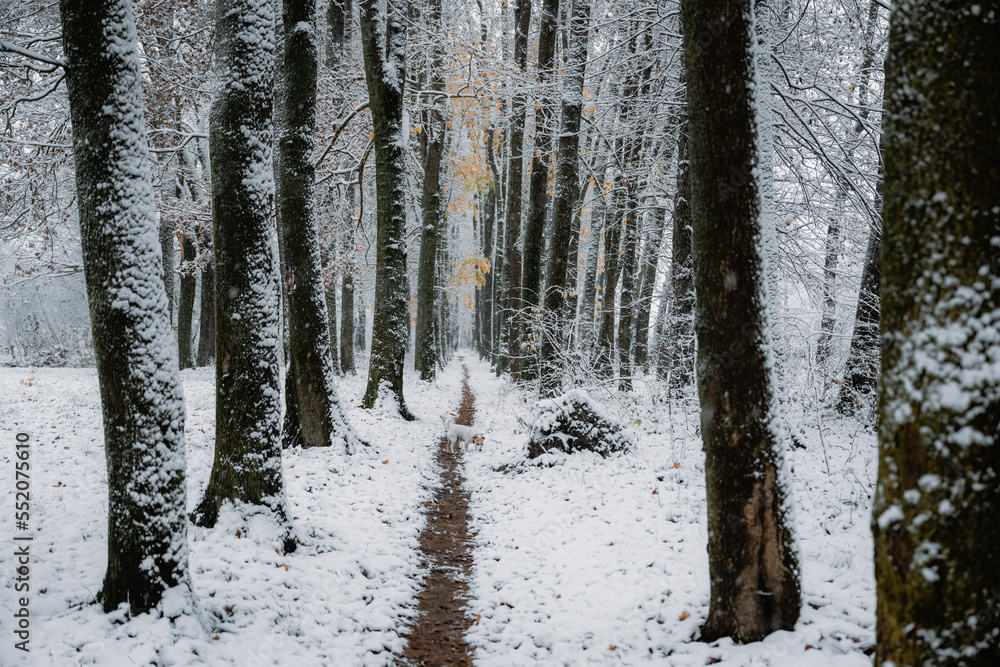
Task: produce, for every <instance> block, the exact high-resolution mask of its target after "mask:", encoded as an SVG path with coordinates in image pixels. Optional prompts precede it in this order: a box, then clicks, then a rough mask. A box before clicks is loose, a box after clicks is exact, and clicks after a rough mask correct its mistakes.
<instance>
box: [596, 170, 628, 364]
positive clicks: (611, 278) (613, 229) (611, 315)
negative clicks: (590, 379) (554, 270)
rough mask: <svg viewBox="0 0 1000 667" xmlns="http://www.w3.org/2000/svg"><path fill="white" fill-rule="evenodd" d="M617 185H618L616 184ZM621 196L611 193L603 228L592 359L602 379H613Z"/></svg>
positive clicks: (619, 192)
mask: <svg viewBox="0 0 1000 667" xmlns="http://www.w3.org/2000/svg"><path fill="white" fill-rule="evenodd" d="M616 186H617V184H616ZM623 194H624V193H623V192H622V190H620V189H617V187H616V189H615V190H614V191H613V192H612V204H611V206H609V208H610V209H611V211H612V216H613V219H612V220H611V221H610V224H606V226H605V228H604V285H603V287H602V289H601V315H600V320H601V327H600V330H599V331H598V334H597V353H596V358H595V359H594V365H595V369H596V370H597V373H598V374H599V375H601V376H602V377H605V378H613V377H614V376H615V362H614V354H615V291H616V290H617V289H618V275H619V270H620V269H619V253H618V248H619V247H620V246H621V238H622V222H623V220H622V218H621V213H620V212H619V211H620V210H621V208H620V207H619V206H618V203H617V202H616V201H614V200H616V199H619V198H620V197H621V196H622V195H623Z"/></svg>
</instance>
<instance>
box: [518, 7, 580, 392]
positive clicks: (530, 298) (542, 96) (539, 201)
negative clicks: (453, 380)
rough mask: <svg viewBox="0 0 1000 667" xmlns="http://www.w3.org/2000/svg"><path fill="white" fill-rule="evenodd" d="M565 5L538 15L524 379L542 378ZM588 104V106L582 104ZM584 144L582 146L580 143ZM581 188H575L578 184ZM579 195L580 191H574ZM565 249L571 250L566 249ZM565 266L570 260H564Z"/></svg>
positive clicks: (522, 325) (522, 329)
mask: <svg viewBox="0 0 1000 667" xmlns="http://www.w3.org/2000/svg"><path fill="white" fill-rule="evenodd" d="M558 18H559V0H541V11H540V12H539V14H538V60H537V61H536V63H535V87H534V92H535V95H536V96H537V97H536V101H535V129H534V135H533V137H532V155H531V174H530V175H529V177H528V215H527V217H526V219H525V222H524V244H523V246H524V247H523V248H522V250H521V253H522V261H521V271H522V280H521V295H522V297H523V298H522V302H521V306H520V307H521V312H520V318H519V320H517V321H516V326H517V331H518V335H519V336H520V337H521V349H522V357H523V360H522V363H521V368H520V374H521V375H522V376H523V378H522V379H526V380H527V379H532V378H533V377H534V376H535V375H536V374H537V367H536V363H535V361H536V359H537V357H536V355H537V354H538V350H537V349H536V348H535V343H534V340H533V339H531V341H530V342H529V339H528V335H529V333H531V330H532V326H531V323H532V322H534V321H535V315H534V311H535V310H536V309H537V308H538V306H539V305H541V303H542V297H541V293H540V290H541V288H542V256H543V255H545V235H544V232H545V214H546V211H547V210H548V207H549V206H548V205H549V162H550V161H551V156H550V153H551V152H552V134H553V132H552V130H553V128H552V124H553V122H554V117H555V113H556V96H555V93H554V91H553V90H552V87H553V79H554V78H555V77H554V76H553V74H554V73H555V72H554V69H553V65H554V64H555V53H556V24H557V22H558ZM581 104H582V100H581ZM577 141H579V140H577ZM574 186H575V184H574ZM574 190H575V187H574ZM563 247H565V246H563ZM558 261H559V262H560V263H564V258H561V259H560V260H558Z"/></svg>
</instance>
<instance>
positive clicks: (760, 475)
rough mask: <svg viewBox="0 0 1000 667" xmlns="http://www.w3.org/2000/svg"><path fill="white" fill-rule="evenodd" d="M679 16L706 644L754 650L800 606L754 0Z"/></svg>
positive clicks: (688, 6) (689, 5)
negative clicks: (721, 640) (776, 358)
mask: <svg viewBox="0 0 1000 667" xmlns="http://www.w3.org/2000/svg"><path fill="white" fill-rule="evenodd" d="M681 12H682V19H683V24H684V55H685V62H686V66H687V67H686V72H687V86H688V88H687V96H688V97H687V99H688V114H689V121H688V123H689V125H688V126H689V130H690V134H689V139H688V141H689V146H690V153H691V167H690V168H691V172H690V173H691V214H692V221H693V239H692V240H693V250H694V271H695V289H696V294H697V302H696V309H697V316H696V318H695V327H696V332H697V337H698V369H699V372H698V394H699V398H700V402H701V427H702V434H703V439H704V443H705V477H706V491H707V496H708V534H709V538H708V557H709V576H710V584H711V598H710V606H709V612H708V619H707V620H706V622H705V625H704V626H703V627H702V638H703V639H705V640H712V639H716V638H718V637H724V636H732V637H733V639H734V640H736V641H741V642H749V641H757V640H760V639H762V638H764V637H765V636H767V635H768V634H770V633H771V632H774V631H775V630H779V629H786V630H790V629H792V627H794V625H795V621H796V620H797V619H798V616H799V607H800V605H801V597H800V590H799V568H798V563H797V557H796V553H795V548H794V543H793V540H792V535H791V531H790V527H789V525H788V524H789V521H790V519H791V517H790V516H789V515H788V509H787V499H786V495H785V494H786V490H785V489H784V487H783V480H784V472H783V468H784V460H783V453H784V452H783V446H782V438H781V434H780V427H779V425H778V423H779V422H778V418H777V416H778V414H779V413H778V406H777V401H776V400H775V396H774V390H773V386H774V382H775V380H774V377H773V373H774V370H773V359H772V358H771V351H770V346H769V330H768V302H767V282H766V277H765V266H764V262H765V249H764V247H763V246H764V243H763V241H762V238H761V237H762V234H763V232H764V230H763V229H762V224H764V222H765V221H766V220H769V219H770V218H769V216H768V215H766V211H764V210H763V208H764V197H763V194H762V185H763V184H762V182H761V181H762V178H763V175H762V173H761V170H759V169H756V168H755V167H756V166H757V165H758V164H759V161H760V159H761V156H760V154H759V153H758V149H757V143H758V136H759V135H758V132H759V125H760V120H759V118H758V117H757V116H758V112H759V109H758V106H759V105H758V103H757V102H758V99H757V98H758V97H759V96H760V95H761V94H762V91H760V90H759V88H760V86H754V85H753V82H754V81H756V80H757V79H756V78H755V74H756V70H755V67H756V64H755V57H754V53H755V50H756V49H755V48H754V47H755V43H756V38H755V32H754V27H753V12H752V7H751V2H750V0H682V2H681ZM731 174H739V175H740V177H739V178H731Z"/></svg>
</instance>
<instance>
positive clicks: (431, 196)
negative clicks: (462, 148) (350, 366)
mask: <svg viewBox="0 0 1000 667" xmlns="http://www.w3.org/2000/svg"><path fill="white" fill-rule="evenodd" d="M427 12H428V14H427V21H426V29H427V30H428V32H429V33H430V35H431V36H432V39H433V46H432V47H431V54H430V57H429V58H428V59H427V63H426V68H427V71H426V72H425V73H424V74H425V76H426V77H427V79H428V82H427V84H426V85H427V89H428V90H432V91H434V92H435V93H436V94H434V95H430V96H428V97H429V99H428V100H427V103H428V104H429V105H430V108H428V109H427V110H425V111H424V112H423V113H422V114H421V116H422V122H421V132H420V135H419V141H420V153H421V158H422V162H423V168H424V182H423V186H422V189H421V198H420V204H421V209H422V213H423V221H422V222H423V227H422V228H421V230H420V258H419V261H418V265H417V322H416V327H415V329H416V331H415V332H414V349H413V366H414V370H416V371H417V372H418V373H420V378H421V379H422V380H433V379H434V376H435V374H436V372H437V364H438V358H437V355H436V354H435V346H434V305H435V301H436V300H437V291H438V282H437V254H438V243H439V242H440V237H441V227H442V225H443V224H444V220H443V216H442V211H441V189H442V188H441V168H442V166H441V164H442V160H441V158H442V157H443V156H444V147H445V134H446V132H447V116H446V113H445V111H446V106H447V102H448V98H447V96H446V93H445V85H444V84H445V82H444V75H443V74H444V73H443V72H442V68H443V67H444V44H445V39H446V37H445V34H444V30H443V26H442V23H441V0H428V3H427Z"/></svg>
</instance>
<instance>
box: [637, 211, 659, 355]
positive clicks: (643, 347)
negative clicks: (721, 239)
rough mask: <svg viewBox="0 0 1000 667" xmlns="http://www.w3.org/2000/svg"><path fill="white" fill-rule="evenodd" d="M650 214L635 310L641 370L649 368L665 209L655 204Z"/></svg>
mask: <svg viewBox="0 0 1000 667" xmlns="http://www.w3.org/2000/svg"><path fill="white" fill-rule="evenodd" d="M651 216H652V220H653V224H652V225H651V229H649V230H648V231H647V232H646V239H645V241H646V243H645V244H644V246H643V251H642V264H641V265H640V269H639V271H640V274H639V276H640V279H639V305H638V307H637V308H636V312H635V365H636V366H638V367H639V368H641V369H642V370H643V372H646V371H648V370H649V319H650V316H651V315H652V309H653V289H654V288H655V287H656V269H657V266H658V265H659V263H660V248H661V247H662V246H663V228H664V226H665V225H666V219H667V209H666V208H664V207H662V206H656V207H655V208H654V209H653V212H652V214H651Z"/></svg>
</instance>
